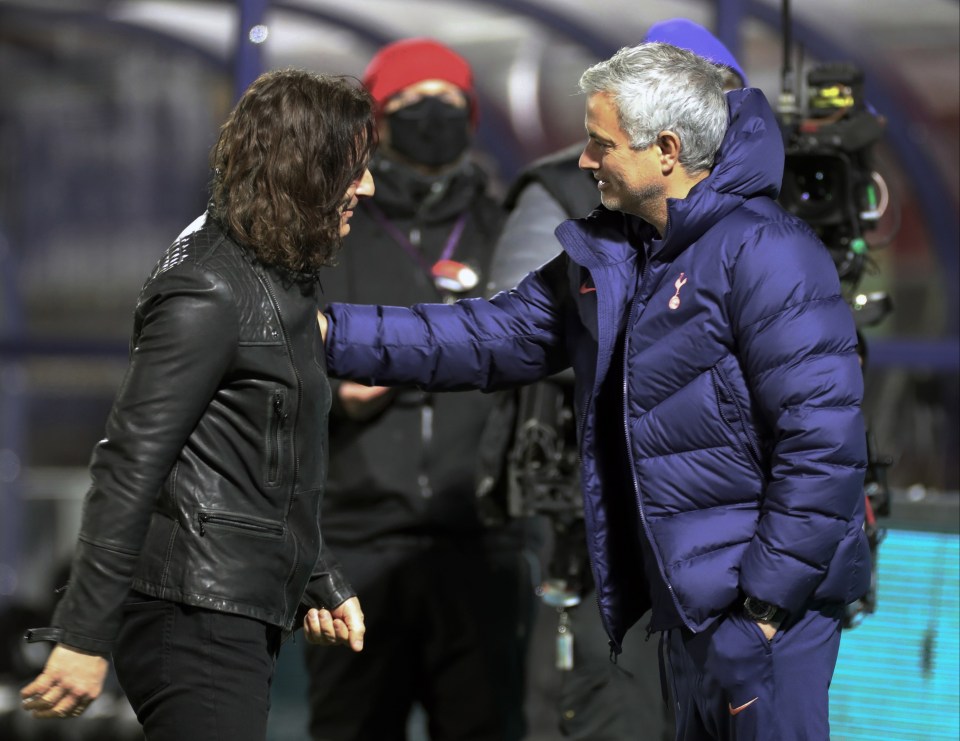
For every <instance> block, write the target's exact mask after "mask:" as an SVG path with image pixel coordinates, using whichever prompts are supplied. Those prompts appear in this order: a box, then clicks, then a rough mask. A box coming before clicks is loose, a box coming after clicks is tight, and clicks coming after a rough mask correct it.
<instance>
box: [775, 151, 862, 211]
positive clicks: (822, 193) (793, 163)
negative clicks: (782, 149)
mask: <svg viewBox="0 0 960 741" xmlns="http://www.w3.org/2000/svg"><path fill="white" fill-rule="evenodd" d="M846 197H847V177H846V163H845V162H844V160H843V159H841V158H839V157H831V156H824V155H807V154H788V155H787V158H786V163H785V168H784V174H783V188H782V189H781V192H780V203H781V205H783V207H784V208H785V209H787V210H788V211H790V213H793V214H796V215H797V216H799V217H800V218H801V219H803V220H804V221H806V222H807V223H809V224H810V225H811V226H821V225H830V224H838V223H840V222H842V221H843V220H844V219H845V213H844V209H845V207H846Z"/></svg>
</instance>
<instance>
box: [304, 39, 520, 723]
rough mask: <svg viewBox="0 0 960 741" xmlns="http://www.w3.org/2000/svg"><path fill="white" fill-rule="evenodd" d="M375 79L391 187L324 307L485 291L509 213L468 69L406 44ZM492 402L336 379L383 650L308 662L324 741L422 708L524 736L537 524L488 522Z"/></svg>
mask: <svg viewBox="0 0 960 741" xmlns="http://www.w3.org/2000/svg"><path fill="white" fill-rule="evenodd" d="M363 83H364V85H366V87H367V88H368V89H369V91H370V93H371V94H372V96H373V98H374V100H375V101H376V110H377V121H378V125H379V133H380V139H379V146H378V150H377V152H376V154H375V156H374V158H373V160H372V162H371V164H370V169H371V171H372V172H373V174H374V176H375V178H376V181H377V192H376V196H375V197H374V198H372V199H370V200H367V201H364V202H363V203H361V205H360V208H359V210H358V211H357V212H356V214H355V215H354V218H353V222H352V232H351V234H350V236H349V238H347V239H346V240H345V242H344V250H343V252H342V253H341V261H340V264H339V265H338V267H336V268H335V269H334V270H332V271H331V273H330V276H329V277H328V278H326V279H324V281H323V285H324V288H325V297H326V298H327V299H328V300H331V301H333V300H349V301H353V302H359V303H371V304H372V303H384V302H386V303H415V302H418V301H450V300H453V299H455V298H458V297H465V296H466V297H469V296H479V295H480V293H481V292H482V290H483V282H481V281H482V280H483V279H484V278H485V276H486V274H487V271H488V269H489V263H490V256H491V254H492V250H493V246H494V244H495V243H496V240H497V237H498V236H499V234H500V230H501V228H502V226H503V221H504V218H505V213H504V211H503V209H502V208H501V206H500V205H499V203H498V202H497V200H496V199H495V198H493V197H492V196H491V194H490V192H489V187H488V179H487V176H486V175H485V174H484V172H483V171H482V170H481V168H480V167H479V166H478V165H477V163H476V162H475V161H474V158H473V156H472V152H471V142H472V138H473V134H474V130H475V127H476V123H477V117H478V115H479V113H480V111H479V109H478V105H477V95H476V93H475V90H474V81H473V74H472V70H471V68H470V65H469V64H468V63H467V61H466V60H465V59H464V58H463V57H461V56H460V55H459V54H457V53H455V52H454V51H453V50H451V49H449V48H447V47H446V46H444V45H442V44H440V43H438V42H436V41H434V40H431V39H426V38H413V39H405V40H402V41H398V42H395V43H393V44H390V45H388V46H386V47H384V48H383V49H381V50H380V51H379V52H378V53H377V54H376V55H375V56H374V57H373V59H372V60H371V61H370V63H369V65H368V67H367V69H366V71H365V72H364V74H363ZM492 403H493V400H492V399H491V397H489V396H488V395H484V394H481V393H479V392H475V391H471V392H465V393H462V394H441V395H436V394H432V393H429V392H425V391H423V390H421V389H418V388H415V387H413V386H407V387H401V388H394V389H386V388H378V387H369V386H364V385H360V384H358V383H352V382H349V381H343V382H338V383H334V385H333V407H332V410H331V437H330V476H329V484H328V487H327V496H326V499H325V501H324V506H323V520H324V530H325V533H326V535H327V537H328V539H329V541H330V543H331V545H332V546H333V547H334V548H336V551H337V555H338V557H339V558H340V559H341V561H342V563H343V565H344V568H345V570H346V571H347V573H349V574H350V578H351V580H352V581H353V583H354V585H355V586H356V588H357V591H358V593H360V594H361V595H362V596H363V601H364V612H365V618H366V625H367V628H368V636H369V637H368V640H367V642H366V645H365V648H364V652H363V653H362V654H349V653H347V652H324V655H323V656H320V655H318V654H317V653H316V652H311V651H307V652H306V665H307V669H308V675H309V705H310V732H311V734H312V736H313V738H314V739H318V740H319V739H324V740H329V741H369V739H378V741H379V740H381V739H382V740H384V741H387V740H389V739H402V738H404V737H405V729H406V727H407V723H408V716H409V715H410V713H411V709H412V708H415V707H417V709H418V713H419V709H420V708H422V711H423V715H418V717H421V718H422V717H423V716H424V715H425V718H426V724H427V726H428V728H429V734H430V737H431V738H433V739H436V740H437V741H451V740H453V739H489V740H490V741H510V740H511V739H519V738H521V737H522V736H523V734H524V727H525V722H524V708H523V683H524V653H525V650H526V642H527V636H528V633H529V628H530V623H531V620H532V611H533V606H534V602H533V600H534V592H533V585H532V576H531V574H530V566H529V563H528V559H527V556H526V552H525V549H524V527H523V523H513V524H508V525H506V526H502V527H500V526H488V525H487V523H486V518H485V515H484V513H483V512H482V511H481V510H480V509H479V507H478V501H477V497H476V496H475V494H474V477H475V460H476V452H477V443H478V439H479V436H480V434H481V431H482V429H483V427H484V424H485V421H486V419H487V416H488V414H489V412H490V409H491V407H492ZM358 697H362V698H365V701H366V702H368V703H369V707H370V708H372V710H371V711H370V712H358V710H357V706H356V698H358Z"/></svg>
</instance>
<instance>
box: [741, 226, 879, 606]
mask: <svg viewBox="0 0 960 741" xmlns="http://www.w3.org/2000/svg"><path fill="white" fill-rule="evenodd" d="M734 270H735V273H734V275H733V276H732V290H731V294H730V312H731V320H732V322H733V326H734V329H735V333H736V336H737V341H738V343H739V350H740V358H741V362H742V364H743V367H744V371H745V374H746V376H747V382H748V384H749V386H750V391H751V394H752V395H753V397H754V399H755V401H756V403H757V404H758V406H759V409H760V412H761V414H762V415H763V417H764V418H765V423H766V425H767V426H768V428H769V429H770V430H771V431H772V437H773V448H772V456H771V460H770V479H769V482H768V485H767V487H766V492H765V495H764V499H763V502H762V506H761V518H760V522H759V526H758V530H757V533H756V535H755V537H754V538H753V541H752V542H751V543H750V545H749V548H748V549H747V551H746V554H745V556H744V559H743V561H742V564H741V573H740V583H741V587H742V589H743V590H744V592H746V593H747V594H750V595H753V596H755V597H758V598H760V599H763V600H766V601H769V602H772V603H774V604H777V605H779V606H781V607H783V608H784V609H786V610H787V611H788V612H794V611H796V610H798V609H799V608H800V607H801V606H802V605H803V603H804V602H805V601H806V600H807V599H808V598H809V597H810V595H811V594H812V593H813V591H814V590H815V589H816V587H817V585H818V584H819V583H820V581H821V580H822V579H823V577H824V575H825V573H826V571H827V568H828V566H829V565H830V563H831V559H832V558H833V556H834V553H835V552H836V551H837V547H838V545H839V544H840V542H841V540H842V539H843V538H844V536H845V534H846V533H847V532H848V528H849V526H850V524H851V521H852V520H853V519H855V518H857V517H860V516H861V515H860V513H861V512H862V498H863V478H864V472H865V469H866V433H865V430H864V422H863V418H862V415H861V409H860V407H861V402H862V398H863V376H862V371H861V368H860V363H859V359H858V355H857V351H856V344H857V338H856V331H855V327H854V322H853V317H852V313H851V311H850V308H849V306H848V305H847V304H846V302H845V301H844V299H843V298H842V296H841V294H840V285H839V279H838V277H837V273H836V269H835V267H834V265H833V261H832V259H831V258H830V255H829V253H828V252H827V250H826V248H825V247H824V246H823V244H822V243H821V242H820V241H819V240H818V239H817V238H816V236H815V235H814V234H813V233H812V232H811V231H810V230H809V229H808V228H807V227H806V225H804V224H802V223H801V222H794V221H785V222H781V223H774V224H768V225H766V226H764V227H763V228H762V229H760V230H758V231H757V233H756V234H755V235H753V237H752V238H751V239H750V240H749V241H748V242H747V243H746V244H745V245H744V247H743V249H742V251H741V254H740V257H739V259H738V261H737V263H736V267H735V268H734ZM861 524H862V523H861Z"/></svg>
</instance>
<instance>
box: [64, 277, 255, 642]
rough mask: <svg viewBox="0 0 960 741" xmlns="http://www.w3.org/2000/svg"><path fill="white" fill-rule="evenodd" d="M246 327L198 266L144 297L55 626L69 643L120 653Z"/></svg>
mask: <svg viewBox="0 0 960 741" xmlns="http://www.w3.org/2000/svg"><path fill="white" fill-rule="evenodd" d="M238 327H239V324H238V316H237V311H236V305H235V302H234V298H233V296H232V294H231V292H230V290H229V288H228V287H227V285H226V284H225V283H224V282H223V281H221V280H220V279H219V278H218V277H217V276H216V275H212V274H206V273H203V272H201V271H199V270H198V269H196V267H195V266H193V264H192V263H188V264H182V265H180V266H178V267H176V268H173V269H171V270H169V271H168V272H166V273H163V274H161V275H160V276H159V277H157V278H154V279H153V280H151V281H150V282H148V283H147V285H146V286H145V287H144V291H143V292H142V294H141V296H140V301H139V302H138V307H137V313H136V327H135V331H134V338H133V347H132V349H131V358H130V365H129V368H128V370H127V373H126V375H125V377H124V380H123V382H122V384H121V386H120V389H119V392H118V394H117V397H116V400H115V402H114V405H113V408H112V410H111V412H110V416H109V418H108V421H107V427H106V435H105V437H104V439H103V440H101V441H100V443H99V444H98V445H97V447H96V449H95V451H94V454H93V459H92V463H91V476H92V485H91V488H90V490H89V492H88V493H87V496H86V499H85V501H84V505H83V517H82V522H81V527H80V534H79V538H78V542H77V547H76V552H75V555H74V559H73V563H72V566H71V574H70V582H69V586H68V588H67V590H66V593H65V595H64V597H63V598H62V600H61V601H60V603H59V605H58V606H57V609H56V612H55V613H54V617H53V625H54V627H55V629H56V630H55V635H54V636H53V637H54V638H55V639H56V640H58V641H59V642H61V643H64V644H66V645H68V646H73V647H75V648H80V649H84V650H88V651H93V652H97V653H107V652H109V651H110V650H111V647H112V645H113V641H114V639H115V636H116V634H117V632H118V630H119V626H120V620H121V605H122V602H123V600H124V597H125V596H126V594H127V591H128V590H129V587H130V583H131V580H132V574H133V570H134V567H135V565H136V562H137V558H138V556H139V552H140V547H141V544H142V543H143V541H144V537H145V535H146V531H147V527H148V525H149V522H150V516H151V513H152V511H153V507H154V504H155V502H156V500H157V497H158V495H159V491H160V488H161V486H162V484H163V482H164V480H165V479H166V478H167V476H168V474H169V473H170V470H171V469H172V467H173V466H174V465H175V464H176V461H177V457H178V455H179V454H180V451H181V449H182V447H183V445H184V443H185V442H186V440H187V438H188V437H189V435H190V433H191V430H193V428H194V427H195V425H196V423H197V421H198V420H199V419H200V417H201V415H203V413H204V410H205V409H206V408H207V405H208V404H209V402H210V400H211V398H212V397H213V395H214V394H215V392H216V390H217V388H218V386H219V384H220V382H221V379H222V378H223V376H224V373H225V372H226V371H227V369H228V368H229V366H230V364H231V362H232V360H233V358H234V353H235V351H236V348H237V341H238Z"/></svg>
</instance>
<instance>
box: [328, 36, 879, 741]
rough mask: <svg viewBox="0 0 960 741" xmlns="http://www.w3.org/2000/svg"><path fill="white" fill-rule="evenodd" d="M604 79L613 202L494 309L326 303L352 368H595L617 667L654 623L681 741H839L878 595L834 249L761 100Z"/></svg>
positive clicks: (593, 398) (606, 570)
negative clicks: (628, 638)
mask: <svg viewBox="0 0 960 741" xmlns="http://www.w3.org/2000/svg"><path fill="white" fill-rule="evenodd" d="M580 89H581V90H582V91H583V92H584V93H585V95H586V116H585V128H586V130H587V137H588V139H587V144H586V147H585V148H584V151H583V154H582V155H581V157H580V166H581V168H583V169H585V170H589V171H591V173H592V174H593V177H594V180H595V181H596V183H597V188H598V190H599V192H600V198H601V203H602V205H603V208H602V209H598V210H596V211H594V212H593V213H591V214H590V215H589V216H588V217H586V218H582V219H575V220H568V221H565V222H563V223H562V224H561V225H560V226H559V227H558V229H557V236H558V237H559V239H560V242H561V244H562V245H563V249H564V251H563V252H562V253H561V254H560V255H558V256H557V257H555V258H553V259H552V260H550V261H549V262H547V263H546V264H545V265H543V266H541V267H540V268H538V269H537V270H535V271H534V272H532V273H530V274H528V275H527V277H525V278H524V279H523V280H522V281H520V283H519V284H518V285H517V287H516V288H514V289H511V290H509V291H502V292H500V293H498V294H496V295H495V296H494V297H492V298H490V299H473V300H467V301H459V302H457V303H455V304H453V305H444V304H420V305H417V306H413V307H410V308H404V307H386V306H375V307H370V306H359V305H351V304H331V305H328V306H327V307H326V309H325V313H324V314H319V315H318V322H319V324H320V325H321V331H322V332H323V333H324V336H325V346H326V349H327V363H328V367H329V369H330V373H331V375H333V376H336V377H338V378H354V379H365V380H367V382H369V383H376V384H382V385H394V384H419V385H421V386H423V387H425V388H430V389H433V390H437V391H439V390H444V389H463V388H465V387H476V388H481V389H485V390H494V389H499V388H505V387H508V386H513V385H516V384H525V383H532V382H534V381H538V380H541V379H543V378H546V377H548V376H550V375H553V374H555V373H557V372H560V371H563V370H565V369H566V368H571V367H572V368H573V371H574V376H575V384H574V392H573V393H574V398H575V408H576V410H577V416H576V419H577V437H578V441H579V452H580V463H581V466H580V471H581V475H580V488H581V492H582V495H583V511H584V522H585V529H586V542H587V548H588V551H589V554H590V564H591V567H592V571H593V581H594V584H595V585H596V593H597V603H598V607H599V610H600V613H601V619H602V621H603V624H604V627H605V628H606V632H607V635H608V637H609V639H610V645H611V650H612V651H613V653H614V654H619V653H621V651H622V649H623V640H624V637H625V635H626V633H627V631H628V630H629V629H630V628H631V627H632V626H633V625H635V624H636V623H637V621H638V620H639V619H640V618H641V616H642V615H644V613H646V612H647V611H648V610H649V611H650V615H651V616H650V620H649V623H648V624H647V630H648V631H656V632H659V633H660V634H661V644H662V646H663V649H664V651H665V653H666V658H667V660H668V664H669V669H670V672H669V673H670V681H671V687H672V690H673V696H674V698H675V708H676V724H677V738H683V739H694V738H696V739H724V740H726V739H731V740H732V739H737V740H738V741H744V740H745V739H755V740H756V741H760V740H761V739H763V740H765V739H773V738H775V739H780V740H784V741H800V739H814V738H815V739H823V738H829V735H830V730H829V686H830V681H831V678H832V676H833V671H834V668H835V666H836V661H837V655H838V651H839V646H840V634H841V619H842V617H843V615H844V611H845V605H846V604H849V603H851V602H853V601H855V600H856V599H858V598H859V597H861V596H862V595H864V594H865V593H866V591H867V589H868V588H869V584H870V579H871V558H870V549H869V544H868V542H867V538H866V535H865V533H864V527H863V526H864V496H863V481H864V472H865V468H866V436H865V433H864V424H863V416H862V414H861V404H862V398H863V376H862V373H861V371H860V365H859V360H858V357H857V338H856V328H855V326H854V321H853V317H852V313H851V312H850V310H849V307H848V306H847V304H846V302H845V301H844V297H843V295H842V293H841V289H840V281H839V277H838V275H837V271H836V269H835V267H834V263H833V259H832V257H831V255H830V252H829V250H827V248H826V247H825V246H824V244H823V243H822V242H821V241H820V240H819V239H818V238H817V236H816V234H815V233H814V232H813V230H812V229H811V228H810V227H809V226H808V225H806V224H805V223H804V222H803V221H801V220H800V219H798V218H797V217H795V216H793V215H791V214H789V213H788V212H787V211H785V210H784V209H783V208H782V207H781V206H779V205H778V204H777V202H776V197H777V195H778V192H779V187H780V183H781V180H782V176H783V167H784V144H783V137H782V135H781V132H780V127H779V125H778V122H777V119H776V116H775V114H774V112H773V110H772V109H771V108H770V105H769V103H768V102H767V100H766V98H765V97H764V96H763V93H762V92H760V91H759V90H756V89H753V88H746V89H743V90H735V91H732V92H729V93H726V94H724V92H723V74H722V72H721V71H720V70H719V69H717V67H716V66H715V65H714V64H712V63H711V62H709V61H707V60H705V59H703V58H702V57H699V56H697V55H696V54H694V53H692V52H690V51H688V50H686V49H680V48H678V47H676V46H673V45H670V44H665V43H662V42H653V43H644V44H640V45H639V46H636V47H631V48H624V49H621V50H620V51H619V52H617V53H616V54H615V55H614V56H613V57H611V58H610V59H608V60H605V61H603V62H599V63H598V64H596V65H594V66H593V67H590V68H589V69H587V70H586V71H585V72H584V74H583V75H582V76H581V79H580ZM638 733H642V730H641V729H638Z"/></svg>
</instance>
